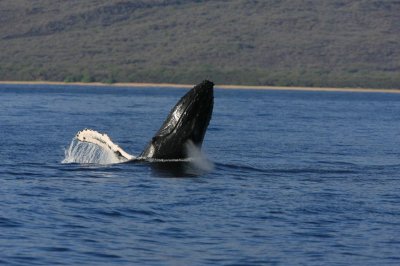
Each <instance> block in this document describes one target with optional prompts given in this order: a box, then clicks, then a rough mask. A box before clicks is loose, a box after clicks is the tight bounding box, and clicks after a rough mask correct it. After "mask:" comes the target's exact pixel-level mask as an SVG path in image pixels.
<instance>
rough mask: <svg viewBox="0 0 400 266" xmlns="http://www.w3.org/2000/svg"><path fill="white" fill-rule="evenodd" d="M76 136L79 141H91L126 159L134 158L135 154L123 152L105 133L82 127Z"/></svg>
mask: <svg viewBox="0 0 400 266" xmlns="http://www.w3.org/2000/svg"><path fill="white" fill-rule="evenodd" d="M76 138H77V139H78V140H79V141H82V142H88V143H93V144H96V145H98V146H100V147H102V148H103V149H107V150H110V151H112V152H114V153H115V154H116V155H117V156H118V157H123V158H125V159H127V160H133V159H135V158H136V157H135V156H132V155H130V154H129V153H127V152H125V151H124V150H123V149H121V148H120V147H119V146H118V145H117V144H115V143H114V142H112V141H111V139H110V137H109V136H107V134H101V133H99V132H97V131H95V130H91V129H84V130H82V131H79V132H78V133H77V134H76Z"/></svg>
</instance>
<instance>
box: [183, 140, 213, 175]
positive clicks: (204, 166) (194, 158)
mask: <svg viewBox="0 0 400 266" xmlns="http://www.w3.org/2000/svg"><path fill="white" fill-rule="evenodd" d="M185 148H186V152H187V155H188V157H189V158H190V162H191V164H192V165H193V166H194V167H195V168H197V169H198V170H201V171H204V172H211V171H212V170H213V169H214V163H213V162H212V161H210V160H209V159H208V158H207V156H206V155H205V154H204V152H202V150H201V149H200V148H199V147H197V146H196V145H195V144H194V143H193V142H192V141H190V140H189V141H188V142H186V145H185Z"/></svg>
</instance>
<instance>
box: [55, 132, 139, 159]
mask: <svg viewBox="0 0 400 266" xmlns="http://www.w3.org/2000/svg"><path fill="white" fill-rule="evenodd" d="M134 158H135V157H134V156H132V155H130V154H128V153H126V152H125V151H124V150H122V149H121V148H120V147H119V146H118V145H116V144H115V143H113V142H112V141H111V139H110V138H109V137H108V136H107V135H106V134H101V133H99V132H97V131H94V130H90V129H85V130H83V131H79V132H78V134H77V135H76V137H75V138H73V139H72V141H71V144H70V145H69V147H68V149H66V150H65V158H64V160H63V161H62V163H82V164H115V163H122V162H126V161H128V160H132V159H134Z"/></svg>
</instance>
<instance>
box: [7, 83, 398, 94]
mask: <svg viewBox="0 0 400 266" xmlns="http://www.w3.org/2000/svg"><path fill="white" fill-rule="evenodd" d="M2 84H3V85H5V84H11V85H18V84H21V85H62V86H107V87H132V88H135V87H139V88H143V87H150V88H152V87H153V88H155V87H157V88H185V89H187V88H192V87H193V86H194V84H173V83H113V84H107V83H100V82H90V83H84V82H56V81H0V85H2ZM215 88H217V89H231V90H236V89H241V90H281V91H327V92H329V91H332V92H375V93H400V89H373V88H324V87H283V86H282V87H281V86H251V85H219V84H216V85H215Z"/></svg>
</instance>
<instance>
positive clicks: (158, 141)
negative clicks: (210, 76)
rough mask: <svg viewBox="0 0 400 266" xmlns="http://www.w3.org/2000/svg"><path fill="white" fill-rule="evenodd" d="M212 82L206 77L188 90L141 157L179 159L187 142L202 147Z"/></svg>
mask: <svg viewBox="0 0 400 266" xmlns="http://www.w3.org/2000/svg"><path fill="white" fill-rule="evenodd" d="M213 88H214V83H212V82H211V81H208V80H205V81H203V82H202V83H200V84H198V85H196V86H195V87H194V88H193V89H191V90H190V91H188V92H187V93H186V94H185V95H184V96H183V97H182V98H181V99H180V100H179V102H178V103H177V104H176V105H175V107H174V108H173V109H172V110H171V112H170V114H169V115H168V117H167V119H166V120H165V122H164V124H163V125H162V126H161V128H160V129H159V131H158V132H157V134H156V135H155V136H154V137H153V138H152V140H151V141H150V142H149V144H148V145H147V147H146V149H145V150H144V151H143V152H142V154H141V157H145V158H155V159H182V158H186V157H188V155H187V153H186V145H187V144H188V143H193V144H194V145H196V146H197V147H199V148H200V147H201V145H202V143H203V139H204V135H205V134H206V130H207V127H208V124H209V122H210V119H211V115H212V110H213V105H214V92H213Z"/></svg>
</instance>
